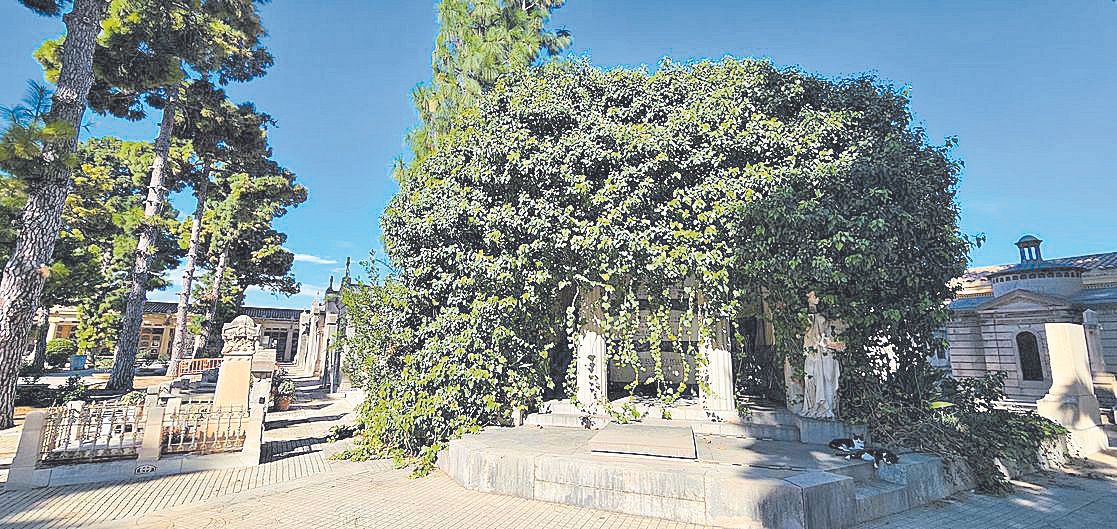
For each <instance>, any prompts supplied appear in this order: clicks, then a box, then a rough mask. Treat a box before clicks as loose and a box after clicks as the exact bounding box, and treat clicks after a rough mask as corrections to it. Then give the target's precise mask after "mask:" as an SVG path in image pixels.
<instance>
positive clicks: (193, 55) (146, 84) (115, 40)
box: [41, 0, 272, 390]
mask: <svg viewBox="0 0 1117 529" xmlns="http://www.w3.org/2000/svg"><path fill="white" fill-rule="evenodd" d="M105 29H106V31H105V36H104V37H103V38H102V39H100V46H99V47H98V48H97V53H96V56H95V57H94V61H95V66H96V72H97V74H98V75H97V79H96V83H95V85H94V87H93V88H94V90H93V92H92V93H91V94H90V98H89V99H90V104H91V106H92V107H93V108H94V109H95V110H97V111H98V112H102V113H110V114H113V115H115V116H118V117H124V118H128V119H142V118H143V117H145V116H146V112H147V107H152V108H156V109H160V110H162V112H163V116H162V119H161V120H160V124H159V133H158V136H157V137H156V140H155V158H154V161H153V163H152V165H151V173H150V174H151V176H150V181H149V183H148V188H147V200H146V203H145V207H144V217H145V218H146V219H149V221H148V222H145V223H144V225H143V227H142V230H141V232H140V237H139V240H138V242H137V245H136V254H135V261H134V263H133V267H132V271H131V289H130V291H129V293H128V297H127V305H126V310H125V313H124V318H123V321H122V328H121V331H120V335H119V337H118V339H117V341H116V353H115V362H114V363H113V370H112V374H111V375H110V377H109V383H108V387H109V388H110V389H117V390H121V389H130V388H131V387H132V376H133V374H132V368H133V366H134V364H135V358H136V349H137V346H138V342H139V332H140V326H141V324H142V321H143V305H144V302H145V301H146V299H147V284H148V280H149V278H150V276H151V270H150V268H151V258H152V254H153V248H154V242H155V240H156V239H157V238H158V237H159V233H158V223H157V222H154V221H153V220H154V219H157V218H158V217H159V216H160V215H161V212H162V210H163V208H164V206H165V203H166V196H167V191H168V189H169V188H170V187H173V186H174V185H176V184H177V182H175V178H174V174H173V168H172V167H170V165H169V163H168V153H169V151H170V146H171V142H172V136H173V134H174V129H175V123H176V115H177V114H178V110H179V105H180V102H179V95H180V92H181V91H182V90H184V88H185V86H186V83H187V82H188V81H189V79H191V78H194V79H204V80H213V81H215V82H217V83H219V84H226V83H228V82H231V81H247V80H250V79H253V78H255V77H258V76H260V75H263V73H264V71H265V70H266V69H267V68H268V67H269V66H270V65H271V64H272V57H271V55H270V54H269V53H268V52H267V50H266V49H265V48H264V47H263V46H262V44H261V39H262V38H263V36H264V35H265V32H264V29H263V26H262V25H261V23H260V19H259V17H258V15H257V13H256V10H255V5H254V2H253V1H252V0H117V1H114V2H113V3H112V5H111V9H110V11H109V15H108V17H107V19H106V21H105ZM46 51H47V52H44V53H42V54H41V55H42V56H49V53H48V52H49V49H48V50H46ZM48 61H49V59H48Z"/></svg>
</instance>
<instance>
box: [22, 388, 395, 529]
mask: <svg viewBox="0 0 1117 529" xmlns="http://www.w3.org/2000/svg"><path fill="white" fill-rule="evenodd" d="M310 384H311V383H310V382H309V381H300V386H301V391H300V392H299V400H298V401H296V404H294V405H293V406H292V407H291V410H289V411H286V412H273V413H270V414H269V415H268V420H267V423H266V425H265V432H264V441H265V445H264V447H263V452H264V456H263V459H264V462H263V463H261V464H260V465H257V466H254V467H248V468H240V469H228V470H210V471H205V472H195V473H191V474H179V475H175V476H167V477H162V478H153V479H148V480H136V481H120V482H110V483H89V484H83V485H72V486H66V487H52V488H41V489H31V490H22V491H3V492H0V527H2V528H4V529H7V528H21V529H23V528H26V529H31V528H36V529H39V528H42V529H47V528H65V527H83V526H87V525H90V524H95V523H98V522H103V521H111V520H121V519H124V518H128V517H133V516H138V515H142V514H145V513H149V512H156V511H160V510H164V509H168V508H172V507H175V506H181V505H189V504H196V503H199V502H212V501H214V500H215V499H216V498H220V497H224V496H228V495H231V494H237V493H243V492H245V491H249V490H253V489H257V488H261V487H268V486H271V485H275V484H277V483H289V482H303V481H306V480H308V479H309V480H313V477H314V476H319V477H326V476H328V478H329V479H338V478H340V477H343V476H346V475H349V474H352V473H353V472H356V471H359V470H368V469H369V468H384V467H385V466H386V465H384V464H382V463H379V464H348V463H340V462H332V461H329V460H327V458H326V457H325V456H324V455H323V453H322V451H321V444H322V443H323V442H324V439H325V437H326V434H327V431H328V430H329V428H330V427H331V426H332V425H334V424H338V423H339V422H340V421H341V419H342V417H343V416H344V415H345V414H346V413H349V412H350V411H351V409H352V406H351V405H349V403H348V402H346V401H344V400H331V399H328V398H326V397H325V395H323V394H321V393H318V392H315V391H313V390H310V389H309V388H308V386H309V385H310Z"/></svg>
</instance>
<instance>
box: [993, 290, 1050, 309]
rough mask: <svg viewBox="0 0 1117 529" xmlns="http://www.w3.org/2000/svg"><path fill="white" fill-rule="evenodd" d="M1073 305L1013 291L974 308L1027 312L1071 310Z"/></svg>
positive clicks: (1039, 295)
mask: <svg viewBox="0 0 1117 529" xmlns="http://www.w3.org/2000/svg"><path fill="white" fill-rule="evenodd" d="M1071 306H1072V303H1071V302H1070V301H1069V300H1067V299H1066V298H1062V297H1059V296H1053V295H1050V294H1041V293H1039V292H1032V291H1030V290H1013V291H1012V292H1009V293H1007V294H1005V295H1003V296H998V297H996V298H993V299H991V300H989V301H986V302H985V303H982V304H981V305H978V306H976V307H974V310H978V311H1026V310H1051V309H1060V308H1064V309H1069V308H1071Z"/></svg>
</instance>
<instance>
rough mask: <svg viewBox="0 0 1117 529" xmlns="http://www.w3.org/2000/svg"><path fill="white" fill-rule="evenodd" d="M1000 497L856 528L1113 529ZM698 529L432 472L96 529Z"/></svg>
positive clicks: (1061, 487) (1069, 488) (1065, 482)
mask: <svg viewBox="0 0 1117 529" xmlns="http://www.w3.org/2000/svg"><path fill="white" fill-rule="evenodd" d="M1018 487H1019V488H1020V492H1018V493H1016V494H1014V495H1012V496H1009V497H1005V498H996V497H990V496H980V495H975V494H963V495H960V496H957V497H955V498H952V499H950V500H947V501H943V502H938V503H936V504H934V505H929V506H926V507H923V508H919V509H915V510H912V511H909V512H907V513H902V514H900V515H897V516H893V517H889V518H885V519H881V520H877V521H874V522H870V523H868V524H864V525H862V526H860V527H859V528H858V529H883V528H890V529H898V528H903V529H920V528H926V529H932V528H933V529H954V528H957V529H970V528H972V529H979V528H980V529H997V528H1012V529H1033V528H1034V529H1041V528H1042V529H1063V528H1066V529H1071V528H1091V529H1094V528H1100V529H1105V528H1114V527H1117V501H1115V500H1114V499H1113V498H1115V497H1117V480H1114V479H1111V478H1110V479H1107V478H1100V479H1087V478H1081V477H1069V476H1061V475H1060V476H1058V477H1051V476H1043V475H1035V476H1030V477H1029V479H1027V480H1025V481H1021V482H1018ZM256 527H260V528H264V527H266V528H269V529H308V528H315V529H316V528H336V529H358V528H369V529H371V528H383V529H389V528H391V529H394V528H415V529H428V528H429V529H434V528H455V529H456V528H461V529H499V528H508V529H513V528H529V529H590V528H593V529H611V528H640V529H643V528H663V529H666V528H672V529H673V528H697V527H698V526H694V525H687V524H679V523H674V522H669V521H665V520H656V519H651V518H642V517H638V516H629V515H624V514H617V513H611V512H602V511H595V510H591V509H580V508H576V507H571V506H566V505H558V504H553V503H543V502H537V501H532V500H525V499H521V498H515V497H511V496H500V495H495V494H483V493H479V492H474V491H470V490H466V489H463V488H462V487H460V486H459V485H458V484H456V483H454V482H453V481H452V480H450V479H449V478H448V477H447V476H446V475H445V474H442V473H440V472H435V473H434V474H432V475H431V476H428V477H426V478H422V479H417V480H416V479H410V478H408V477H407V472H406V471H403V470H394V469H376V470H365V471H361V472H359V473H356V474H352V475H349V476H346V477H344V478H338V479H330V480H322V481H316V482H314V483H312V484H296V483H288V484H284V485H279V486H273V487H265V488H260V489H257V490H255V491H252V492H250V493H247V494H242V495H237V496H228V497H225V498H222V499H219V500H218V501H216V502H212V503H207V504H205V505H193V506H189V507H183V508H178V509H172V510H168V511H163V512H158V513H151V514H148V515H145V516H143V517H140V518H135V519H132V520H127V521H126V522H124V523H119V522H118V523H116V524H109V525H101V526H96V529H110V528H111V529H116V528H122V529H171V528H173V529H211V528H230V529H231V528H240V529H250V528H256Z"/></svg>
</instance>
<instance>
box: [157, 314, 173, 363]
mask: <svg viewBox="0 0 1117 529" xmlns="http://www.w3.org/2000/svg"><path fill="white" fill-rule="evenodd" d="M173 329H174V327H171V326H170V325H167V322H163V335H162V337H160V338H159V351H158V352H157V353H156V355H155V356H156V358H158V357H161V356H163V355H165V354H167V348H169V347H170V346H171V330H173Z"/></svg>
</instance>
